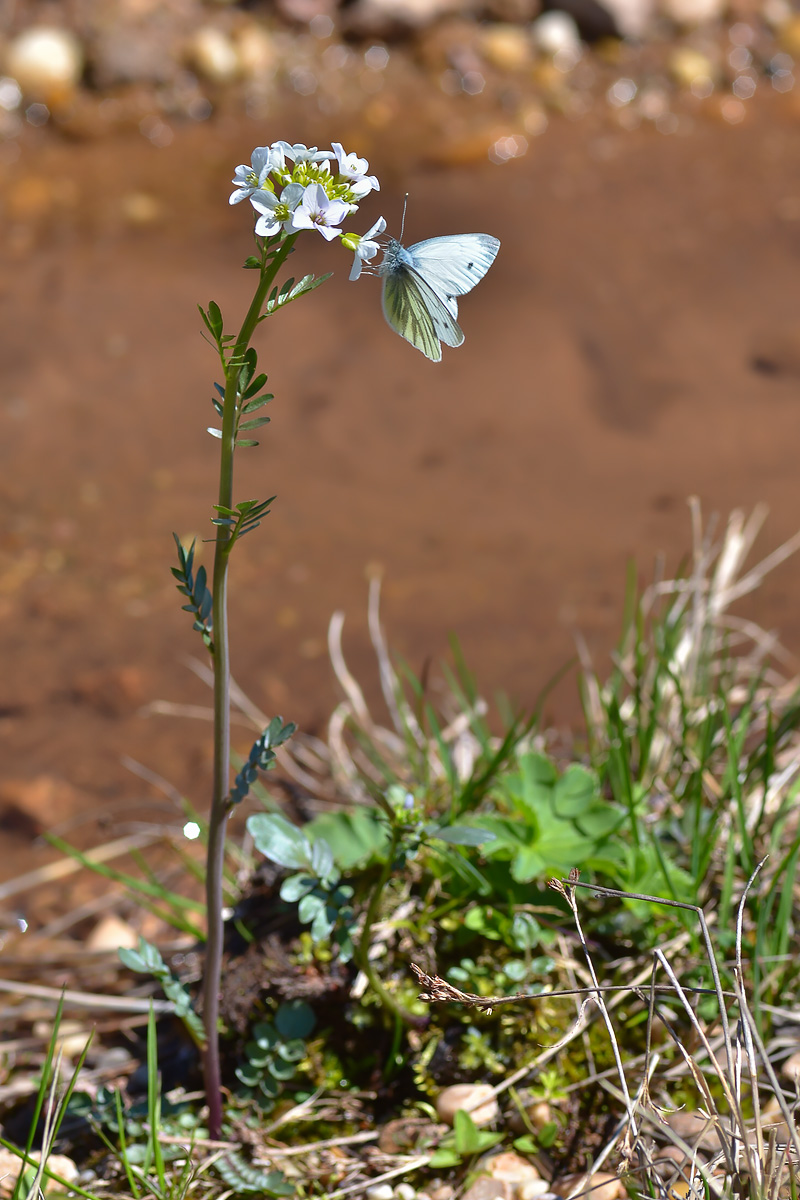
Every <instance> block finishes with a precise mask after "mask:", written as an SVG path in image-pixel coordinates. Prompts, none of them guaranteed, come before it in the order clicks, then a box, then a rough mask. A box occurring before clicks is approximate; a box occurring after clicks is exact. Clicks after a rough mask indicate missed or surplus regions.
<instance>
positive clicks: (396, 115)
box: [0, 0, 800, 919]
mask: <svg viewBox="0 0 800 1200" xmlns="http://www.w3.org/2000/svg"><path fill="white" fill-rule="evenodd" d="M608 3H609V5H610V4H611V0H608ZM567 8H568V9H569V13H568V14H566V15H565V13H564V11H563V7H562V8H561V9H559V10H555V11H549V12H542V11H541V10H540V8H539V0H352V2H347V3H342V4H338V3H337V2H336V0H275V3H261V2H257V0H253V2H252V3H246V4H245V3H242V4H236V3H227V4H226V3H202V2H201V0H171V2H162V0H159V2H158V3H156V2H155V0H114V2H111V0H74V3H72V2H67V0H65V2H63V3H49V4H48V3H37V2H35V0H24V2H19V0H17V2H14V0H3V2H2V3H0V305H1V306H2V307H1V312H2V318H1V320H0V361H1V362H2V371H1V372H0V428H1V430H2V432H1V433H0V454H1V455H2V473H1V474H0V494H2V500H3V510H4V515H5V519H4V521H3V525H2V533H0V613H2V630H3V634H2V641H3V646H2V659H1V660H0V661H2V670H0V680H1V681H2V693H1V694H0V736H1V737H2V758H1V763H2V765H1V766H0V852H1V853H2V857H0V875H2V876H3V877H5V878H9V877H12V876H16V875H18V874H19V873H20V872H21V871H23V870H26V869H28V868H30V867H32V866H35V865H37V864H40V863H42V862H45V861H47V860H48V858H49V857H52V854H53V852H52V851H51V850H50V849H49V848H48V847H47V846H44V845H43V844H41V843H40V842H37V841H35V835H37V834H38V833H40V832H41V831H42V830H43V829H45V828H52V827H54V826H58V827H59V828H60V829H61V830H62V831H63V832H65V834H66V836H67V837H68V838H69V839H70V840H72V841H74V842H76V843H78V844H81V845H91V844H95V843H96V842H97V841H99V840H102V839H103V838H109V837H111V836H114V835H116V833H117V832H120V831H123V832H124V831H125V830H129V829H131V828H135V827H136V823H137V822H139V821H142V820H145V819H148V820H155V819H160V818H159V817H158V813H159V812H162V817H163V806H164V801H163V797H160V796H159V795H158V793H157V792H155V791H154V790H153V789H152V788H150V787H149V786H148V785H147V784H146V783H144V782H143V781H142V780H141V779H140V778H138V777H137V776H136V775H135V774H133V773H132V772H131V771H130V770H129V769H128V768H127V767H126V766H125V765H124V758H125V756H128V757H129V758H131V759H134V760H136V761H137V762H139V763H141V764H143V765H144V766H145V767H146V768H148V769H149V770H150V771H153V772H155V773H157V774H158V775H160V776H162V777H164V778H165V779H166V780H168V781H169V782H170V784H172V785H174V787H175V788H177V789H179V790H180V791H182V792H184V793H185V794H186V795H187V796H188V797H190V799H191V800H192V802H193V803H194V804H195V805H196V806H197V807H199V808H200V809H201V810H203V811H204V810H205V808H206V805H207V798H208V793H209V788H210V782H209V781H210V768H211V739H210V725H209V724H208V722H207V721H206V720H204V719H202V718H201V717H199V716H192V715H190V713H191V711H192V710H185V709H181V710H179V714H178V715H173V716H169V715H164V714H163V713H159V712H157V711H156V712H154V710H153V707H152V705H153V702H155V701H170V702H173V703H175V704H177V705H183V706H199V707H200V708H207V707H209V705H210V693H209V691H208V689H207V688H206V686H205V685H204V684H203V683H202V682H201V681H200V679H198V677H197V676H196V674H195V673H193V671H192V670H191V669H190V666H189V665H188V663H189V660H190V659H192V658H196V659H201V658H202V653H201V652H202V646H201V643H200V640H199V638H198V637H197V635H196V634H193V633H192V630H191V622H190V619H189V618H188V616H187V614H185V613H183V612H181V611H180V603H181V598H180V597H179V595H178V593H177V591H176V590H175V587H174V581H173V579H172V577H171V575H170V571H169V568H170V566H172V565H173V564H174V561H175V557H174V545H173V541H172V537H171V532H172V531H173V530H175V531H176V532H177V533H179V534H180V536H181V537H182V538H187V537H191V536H193V535H195V536H197V537H198V539H202V538H207V537H209V536H210V534H211V526H210V525H209V517H210V515H211V508H210V506H211V503H212V502H213V500H214V499H215V491H216V483H215V477H216V476H215V472H216V459H217V449H216V443H215V442H213V441H212V440H211V438H209V436H208V435H207V434H206V433H205V427H206V425H207V424H208V423H209V422H210V421H211V419H212V417H213V412H212V408H211V404H210V397H211V391H212V383H213V381H214V379H215V378H216V377H217V376H216V374H215V361H214V357H213V355H212V353H211V351H210V349H209V348H208V346H207V345H206V344H205V342H204V341H203V340H202V338H201V334H200V328H201V323H200V318H199V315H198V313H197V308H196V305H197V303H198V302H202V303H203V304H206V303H207V302H208V301H209V300H210V299H212V298H213V299H215V300H217V301H218V302H219V304H220V305H221V307H222V310H223V313H224V314H225V316H226V318H227V323H228V325H229V326H230V327H231V328H233V327H238V322H239V321H240V319H241V316H242V315H243V313H244V311H245V308H246V306H247V304H248V303H249V300H250V296H251V281H250V277H249V276H247V275H243V274H242V272H241V269H240V267H241V263H242V262H243V260H244V258H245V257H246V255H247V254H248V253H249V251H250V246H251V241H250V239H251V236H252V225H253V213H252V212H251V209H250V207H249V206H247V205H242V206H239V207H234V208H232V207H229V205H228V195H229V192H230V190H231V189H230V179H231V177H232V175H233V171H234V168H235V167H236V166H237V164H239V163H241V162H247V161H249V159H250V154H251V152H252V150H253V148H254V147H255V146H258V145H263V144H266V143H269V142H272V141H275V140H277V139H284V140H287V141H289V142H297V141H302V142H305V143H307V144H315V145H319V146H321V147H325V146H327V145H328V144H329V143H330V141H331V140H332V139H333V140H337V141H341V142H343V143H344V145H345V148H346V149H347V150H348V151H356V152H358V153H359V154H360V155H364V156H366V157H368V158H369V160H370V170H371V171H372V172H375V173H376V174H377V175H378V176H379V178H380V180H381V185H382V190H381V192H380V193H379V194H378V195H372V196H370V197H369V198H368V202H367V203H365V204H364V205H363V206H362V209H361V211H360V213H359V214H358V216H357V218H356V219H355V221H354V222H351V224H352V227H353V228H354V229H355V230H356V231H361V232H363V231H365V230H366V229H367V228H368V227H369V225H370V224H371V223H372V222H373V221H374V219H375V218H376V217H377V216H378V215H380V214H383V215H384V216H385V217H386V219H387V221H388V223H389V230H390V232H393V233H394V234H395V235H397V234H398V233H399V227H400V219H401V212H402V205H403V196H404V194H405V193H406V192H408V193H409V202H408V214H407V218H406V227H405V241H406V243H407V244H409V243H412V242H415V241H418V240H421V239H423V238H427V237H432V236H435V235H438V234H445V233H457V232H471V231H483V232H487V233H491V234H494V235H496V236H497V237H499V238H500V240H501V242H502V246H501V250H500V254H499V256H498V259H497V262H496V264H495V265H494V267H493V268H492V270H491V271H490V272H489V274H488V276H487V277H486V279H485V280H484V281H483V282H482V283H481V285H480V287H478V288H477V289H476V290H475V292H474V293H472V294H471V295H470V296H469V297H467V298H465V300H464V302H463V304H462V305H461V318H462V324H463V328H464V330H465V333H466V342H465V344H464V346H463V347H462V348H461V349H459V350H449V351H448V350H445V354H444V361H443V362H442V364H440V365H438V366H435V365H433V364H431V363H429V362H428V361H426V360H425V359H424V358H423V356H422V355H421V354H419V353H417V352H416V351H415V350H414V349H413V348H412V347H411V346H409V345H408V344H407V343H406V342H404V341H402V340H401V339H400V338H399V337H397V336H396V335H395V334H394V333H392V332H391V331H390V330H389V328H388V327H387V326H386V324H385V323H384V321H383V318H382V315H381V310H380V295H379V291H380V289H379V282H378V281H377V280H375V279H370V278H363V279H362V280H360V281H359V282H358V283H357V284H350V283H349V282H348V279H347V275H348V271H349V267H350V261H351V260H350V256H349V254H347V253H346V252H344V251H343V250H342V248H341V247H340V246H339V245H338V243H336V244H333V245H327V244H324V243H323V241H322V239H321V238H320V239H312V238H311V237H308V238H304V239H301V242H300V246H299V249H298V253H297V255H296V256H295V258H294V259H293V261H292V268H293V273H294V274H295V275H298V274H300V273H302V272H303V271H304V270H313V271H316V272H317V273H320V272H324V271H328V270H333V271H335V275H334V277H333V279H332V280H331V281H329V282H328V283H327V284H326V285H325V286H324V287H323V288H321V289H320V290H318V291H316V292H315V293H314V295H313V296H312V297H310V298H308V299H306V300H304V301H303V303H302V304H299V305H297V306H293V307H292V308H290V309H289V310H287V312H286V313H285V314H283V315H282V316H281V318H280V324H279V325H278V326H275V325H273V326H272V327H269V326H267V327H265V328H264V332H263V335H262V337H261V339H260V341H259V343H258V346H259V352H260V359H261V364H260V365H261V366H262V368H263V369H264V370H266V371H268V373H269V376H270V390H272V391H274V393H275V397H276V398H275V400H274V402H273V403H272V405H271V406H270V415H271V417H272V424H270V425H269V427H268V428H266V429H265V430H264V431H263V432H264V436H263V437H262V439H261V440H262V444H261V446H260V447H259V448H258V449H255V450H252V451H248V452H247V453H243V454H241V455H240V457H239V463H238V472H239V474H238V485H237V497H238V498H239V499H245V498H249V497H259V498H264V497H266V496H268V495H271V494H272V493H273V492H274V493H276V494H277V497H278V498H277V501H276V502H275V505H274V506H273V512H272V514H271V515H270V516H269V517H268V518H267V520H266V521H265V523H264V525H263V526H262V528H261V529H260V530H259V531H258V532H257V533H255V534H254V535H253V536H252V537H250V538H248V539H247V540H246V541H245V542H244V543H243V545H242V546H241V548H240V549H239V550H238V551H237V554H236V555H235V556H234V561H233V571H232V644H233V645H232V649H233V670H234V674H235V676H236V679H237V681H238V682H239V684H240V685H241V686H242V687H243V688H244V690H245V691H246V692H247V693H248V694H249V696H250V697H251V698H252V700H253V701H254V702H255V703H256V704H258V705H259V706H260V707H261V708H262V709H263V710H264V711H266V712H267V713H269V714H272V713H275V712H279V713H281V714H282V715H283V716H284V717H285V718H287V719H291V720H295V721H297V722H298V723H299V724H300V726H301V727H302V728H303V729H304V730H306V731H310V732H317V733H320V734H323V735H324V730H325V725H326V721H327V718H328V716H329V714H330V712H331V710H332V709H333V707H334V705H335V703H336V700H337V693H336V688H335V684H334V681H333V676H332V672H331V669H330V665H329V661H328V657H327V650H326V630H327V625H328V621H329V618H330V616H331V614H332V612H333V611H334V610H337V609H342V610H344V611H345V612H346V614H347V621H346V624H345V633H344V642H345V653H346V655H347V658H348V663H349V665H350V667H351V669H352V671H353V673H354V675H355V676H356V677H357V678H358V679H359V681H360V682H361V683H362V685H363V686H364V688H365V691H366V693H367V695H368V697H369V698H370V699H376V697H377V696H378V678H377V670H376V667H375V660H374V655H373V652H372V650H371V647H370V644H369V638H368V634H367V627H366V601H367V587H368V579H369V578H370V577H371V576H372V575H373V574H375V573H381V574H382V577H383V595H382V613H383V619H384V623H385V626H386V630H387V635H388V639H389V644H390V647H391V649H392V651H393V652H394V654H395V655H396V656H399V657H401V658H402V659H403V660H405V661H406V662H407V663H408V664H409V665H410V667H411V668H412V669H413V670H414V671H415V672H417V673H420V672H427V671H428V665H429V664H431V665H432V666H433V667H435V666H436V664H437V663H438V662H439V661H440V660H441V659H443V658H445V657H446V656H447V653H448V635H449V633H450V632H451V631H453V632H455V633H456V634H457V636H458V638H459V639H460V642H461V645H462V648H463V651H464V655H465V658H466V661H467V663H468V664H469V666H470V667H471V669H472V671H473V672H474V673H475V675H476V676H477V680H478V683H479V686H480V689H481V690H482V692H483V694H484V695H486V696H487V697H488V698H491V697H492V696H493V695H494V694H495V693H496V692H497V691H503V692H505V693H506V694H507V695H508V696H509V697H510V698H511V699H512V701H513V702H514V703H515V704H517V705H520V706H526V707H528V708H530V707H532V706H533V705H534V703H535V702H536V700H537V698H538V696H539V694H540V692H541V690H542V689H543V688H544V687H545V686H546V685H547V683H548V681H549V680H550V679H551V677H552V676H553V675H554V674H555V673H556V672H557V671H558V670H559V668H561V667H562V666H563V665H564V664H565V663H566V662H567V661H568V660H569V659H570V658H571V657H572V656H573V655H574V647H575V640H574V639H575V633H576V631H578V632H580V634H581V635H582V636H583V637H584V638H585V639H586V642H587V644H588V646H589V648H590V650H591V652H592V654H593V656H594V658H595V660H596V662H597V663H598V664H600V665H601V668H602V664H603V663H604V662H607V660H608V654H609V652H610V650H611V648H612V647H613V645H614V643H615V640H616V638H617V636H618V634H619V631H620V627H621V622H622V613H623V601H624V594H625V576H626V567H627V564H628V563H629V561H630V560H631V559H633V560H635V562H636V564H637V568H638V575H639V579H640V580H641V581H642V582H643V583H645V582H647V581H648V580H649V579H650V578H651V577H652V572H653V569H654V564H655V561H656V559H657V556H658V555H659V554H660V553H662V552H663V554H664V556H665V559H666V564H667V567H668V569H670V570H675V569H676V567H677V566H678V564H679V562H680V560H681V558H682V557H683V556H684V555H685V554H686V553H687V552H688V551H689V549H690V546H691V530H690V519H689V512H688V509H687V506H686V501H687V498H688V497H689V496H690V495H697V496H698V497H699V498H700V500H701V503H702V507H703V512H704V515H705V516H706V517H707V518H708V517H710V515H711V514H712V513H713V512H718V513H719V514H720V515H721V519H722V521H724V519H725V518H726V517H727V514H728V512H729V511H730V510H731V509H733V508H736V507H742V508H744V509H746V510H749V509H751V508H752V507H753V506H754V505H756V504H757V503H759V502H765V503H766V504H767V505H768V506H769V510H770V515H769V518H768V520H767V522H766V526H765V532H764V535H763V537H762V539H761V549H762V552H763V553H767V552H768V551H770V550H772V549H773V548H775V547H776V546H777V545H778V544H779V543H781V542H782V541H784V540H785V539H787V538H789V537H790V536H791V535H792V534H794V533H795V532H796V530H797V529H798V528H800V503H798V501H800V478H799V476H798V434H800V407H799V406H800V274H799V273H798V266H799V265H800V261H799V260H800V157H799V156H798V131H799V130H800V89H798V88H797V87H795V74H794V70H795V67H794V64H795V58H800V16H798V15H797V14H795V12H794V11H793V10H792V8H791V7H789V6H788V5H786V4H785V3H783V0H731V2H730V3H729V2H728V0H660V3H657V2H656V0H653V2H652V3H651V2H650V0H614V6H613V7H600V6H599V5H598V4H596V3H594V0H591V2H590V0H580V3H578V0H570V2H569V4H567ZM348 227H349V226H348ZM271 338H272V340H270V339H271ZM202 561H204V562H206V564H210V561H211V550H210V547H205V548H204V550H203V552H202ZM799 585H800V560H797V559H789V560H788V561H787V562H786V563H784V564H783V565H782V566H780V567H779V568H778V569H777V570H776V571H775V572H774V573H773V574H772V575H771V576H770V578H769V579H768V581H767V583H766V585H765V586H764V587H763V588H762V589H761V590H760V591H759V592H758V593H757V594H756V595H755V596H754V597H752V598H750V599H749V600H747V601H745V602H744V603H743V604H742V606H741V607H740V610H739V611H740V612H741V614H742V615H745V616H749V617H752V618H753V619H755V620H757V621H759V622H760V623H761V624H762V625H764V626H765V627H767V628H769V629H773V628H774V629H775V630H777V631H778V632H779V634H780V636H781V638H782V640H783V642H784V644H785V645H786V646H787V647H788V649H789V651H791V652H795V653H796V652H797V650H798V648H800V607H799V606H798V600H797V597H798V590H799ZM789 669H790V670H791V669H792V668H791V666H790V667H789ZM437 677H438V671H437V670H433V671H432V675H431V678H432V681H433V682H432V684H431V686H433V687H435V686H436V684H435V680H436V678H437ZM545 719H546V723H547V724H548V725H551V726H556V727H558V728H561V729H564V730H570V729H579V728H580V703H579V693H578V687H577V685H576V680H575V672H574V671H572V672H571V673H570V674H569V675H568V676H567V677H566V678H565V679H563V680H562V681H561V682H560V683H559V685H558V686H557V687H556V688H555V690H554V691H553V692H552V694H551V695H550V696H549V698H548V700H547V703H546V705H545ZM235 739H236V744H237V748H238V749H239V750H240V751H241V752H242V753H246V752H247V749H248V748H249V745H250V741H251V734H250V732H249V731H248V730H247V729H245V728H244V727H241V728H239V729H237V731H236V733H235ZM154 814H155V816H154ZM174 817H175V813H174V810H172V811H171V814H170V819H174ZM76 886H77V885H76ZM61 900H62V902H65V901H64V898H63V897H62V898H61ZM72 902H73V903H74V902H75V898H74V897H73V898H72ZM26 903H27V901H26ZM52 903H54V901H53V900H52V897H51V904H52ZM31 904H35V899H33V900H31ZM22 915H23V916H24V917H25V918H26V919H33V916H34V914H33V913H32V912H29V911H26V912H25V913H24V914H22Z"/></svg>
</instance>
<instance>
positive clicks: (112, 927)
mask: <svg viewBox="0 0 800 1200" xmlns="http://www.w3.org/2000/svg"><path fill="white" fill-rule="evenodd" d="M138 944H139V935H138V934H137V932H136V930H135V929H132V928H131V926H130V925H129V924H128V922H127V921H123V920H122V918H121V917H118V916H117V915H116V914H115V913H109V914H108V916H105V917H101V918H100V920H99V921H98V922H97V924H96V925H95V927H94V929H93V930H92V932H91V933H90V934H89V936H88V937H87V939H86V949H87V950H120V949H122V948H123V947H124V948H125V949H127V950H135V949H136V947H137V946H138Z"/></svg>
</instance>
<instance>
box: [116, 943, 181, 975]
mask: <svg viewBox="0 0 800 1200" xmlns="http://www.w3.org/2000/svg"><path fill="white" fill-rule="evenodd" d="M117 953H118V954H119V957H120V961H121V962H122V963H123V965H124V966H126V967H128V969H129V970H131V971H136V972H138V973H139V974H142V973H144V974H147V975H155V976H156V977H158V976H160V975H164V974H165V973H166V974H169V967H168V966H167V964H166V963H165V962H164V960H163V958H162V957H161V954H160V953H159V951H158V949H157V947H155V946H154V945H153V944H152V942H146V941H145V939H144V938H143V937H140V938H139V945H138V947H137V949H136V950H129V949H127V948H126V947H124V946H122V947H120V949H119V950H118V951H117Z"/></svg>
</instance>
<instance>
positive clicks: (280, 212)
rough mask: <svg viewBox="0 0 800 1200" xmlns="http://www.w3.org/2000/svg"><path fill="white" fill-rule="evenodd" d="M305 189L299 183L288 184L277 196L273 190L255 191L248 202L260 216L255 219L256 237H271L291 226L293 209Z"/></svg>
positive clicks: (301, 197)
mask: <svg viewBox="0 0 800 1200" xmlns="http://www.w3.org/2000/svg"><path fill="white" fill-rule="evenodd" d="M304 191H305V189H304V188H303V187H301V185H300V184H299V183H290V184H288V185H287V186H286V187H285V188H284V189H283V191H282V192H281V194H280V198H278V197H277V196H276V195H275V193H274V192H256V193H254V194H253V195H252V196H251V197H250V203H251V204H252V206H253V208H254V209H255V210H256V212H258V213H261V216H260V217H259V218H258V220H257V221H256V230H255V231H256V236H257V237H273V236H274V235H275V234H276V233H279V232H280V230H281V229H289V228H291V224H292V218H293V216H294V211H295V209H296V208H297V206H298V204H299V203H300V201H301V200H302V199H303V194H304Z"/></svg>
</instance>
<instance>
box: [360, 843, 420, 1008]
mask: <svg viewBox="0 0 800 1200" xmlns="http://www.w3.org/2000/svg"><path fill="white" fill-rule="evenodd" d="M401 837H402V829H401V827H400V826H399V825H393V826H392V836H391V840H390V842H389V848H388V851H387V854H386V862H385V863H384V864H383V867H382V869H381V873H380V875H379V876H378V882H377V883H376V884H375V887H374V888H373V889H372V895H371V896H370V899H369V905H368V907H367V915H366V917H365V918H364V931H363V933H362V934H361V940H360V941H359V945H358V955H357V958H358V965H359V966H360V968H361V970H362V971H363V972H364V974H365V975H366V977H367V979H368V980H369V985H370V987H371V988H372V989H373V991H374V992H375V994H376V996H377V997H378V999H379V1000H380V1002H381V1004H382V1005H383V1007H384V1008H386V1009H388V1011H389V1012H391V1013H393V1014H394V1016H395V1017H397V1018H399V1020H401V1021H403V1022H404V1024H406V1025H411V1026H415V1027H417V1028H419V1027H420V1026H422V1025H426V1024H427V1018H426V1017H422V1016H418V1015H417V1014H416V1013H411V1012H409V1011H408V1009H407V1008H404V1007H403V1005H402V1004H401V1003H400V1001H399V1000H397V999H396V997H394V996H393V995H392V993H391V992H390V991H389V990H388V989H387V988H386V987H385V985H384V983H383V981H382V979H381V977H380V976H379V975H378V972H377V971H376V970H375V967H374V966H373V965H372V963H371V962H370V957H369V950H370V945H371V943H372V930H373V927H374V925H375V923H376V921H377V918H378V909H379V908H380V903H381V898H382V896H383V889H384V888H385V887H386V884H387V882H388V880H389V876H390V875H391V874H392V869H393V866H394V857H395V853H396V851H397V847H398V845H399V843H400V840H401Z"/></svg>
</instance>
